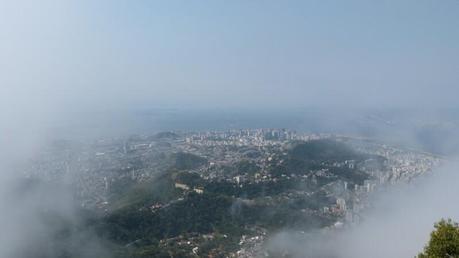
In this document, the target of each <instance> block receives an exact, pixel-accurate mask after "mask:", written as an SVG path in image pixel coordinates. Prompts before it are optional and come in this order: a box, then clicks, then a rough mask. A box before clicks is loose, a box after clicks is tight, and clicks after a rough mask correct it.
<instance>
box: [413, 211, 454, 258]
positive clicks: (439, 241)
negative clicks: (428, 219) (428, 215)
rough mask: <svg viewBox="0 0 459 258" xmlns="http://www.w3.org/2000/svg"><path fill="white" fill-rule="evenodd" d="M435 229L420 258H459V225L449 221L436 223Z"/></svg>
mask: <svg viewBox="0 0 459 258" xmlns="http://www.w3.org/2000/svg"><path fill="white" fill-rule="evenodd" d="M434 227H435V229H434V231H432V233H431V234H430V240H429V242H428V243H427V245H426V246H425V247H424V251H423V252H422V253H420V254H419V255H418V258H443V257H445V258H446V257H459V224H458V223H456V222H453V221H452V220H450V219H448V220H441V221H439V222H438V223H435V226H434Z"/></svg>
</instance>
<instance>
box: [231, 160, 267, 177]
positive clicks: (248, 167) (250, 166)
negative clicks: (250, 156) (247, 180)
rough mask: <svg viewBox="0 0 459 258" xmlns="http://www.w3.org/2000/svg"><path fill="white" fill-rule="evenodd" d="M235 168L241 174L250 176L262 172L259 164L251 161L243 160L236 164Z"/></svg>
mask: <svg viewBox="0 0 459 258" xmlns="http://www.w3.org/2000/svg"><path fill="white" fill-rule="evenodd" d="M235 166H236V169H237V171H238V173H239V174H244V173H247V174H249V175H254V174H255V173H257V172H259V171H260V170H261V168H260V167H259V166H257V164H255V163H254V162H252V161H249V160H241V161H239V162H238V163H236V165H235Z"/></svg>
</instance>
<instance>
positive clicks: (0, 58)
mask: <svg viewBox="0 0 459 258" xmlns="http://www.w3.org/2000/svg"><path fill="white" fill-rule="evenodd" d="M458 71H459V1H455V0H442V1H433V0H431V1H424V0H417V1H411V0H406V1H399V0H397V1H341V0H336V1H323V0H321V1H140V0H139V1H132V0H129V1H118V0H116V1H115V0H110V1H59V0H54V1H53V0H45V1H25V0H14V1H13V0H11V1H6V0H0V73H1V76H0V85H1V86H0V87H1V88H0V93H1V96H2V97H1V98H2V99H0V100H2V101H1V102H3V104H0V107H1V108H3V109H4V108H11V107H12V106H13V107H14V108H20V107H21V106H23V105H25V104H27V106H28V107H33V109H34V111H36V110H40V109H46V108H50V109H52V108H55V109H65V110H72V109H76V108H82V107H83V108H89V109H91V108H103V109H104V108H108V109H110V108H128V107H129V108H135V107H205V108H206V107H207V108H208V107H212V108H213V107H222V108H226V107H230V108H232V107H238V108H241V107H242V108H245V107H254V106H257V107H274V108H277V107H302V106H309V105H319V106H321V105H323V106H327V105H331V104H334V105H338V106H343V105H353V106H360V105H363V106H378V107H381V106H413V105H415V106H416V105H418V106H431V107H438V106H455V107H457V106H458V104H457V101H456V98H457V96H458V95H459V85H458V81H459V80H458V79H459V72H458Z"/></svg>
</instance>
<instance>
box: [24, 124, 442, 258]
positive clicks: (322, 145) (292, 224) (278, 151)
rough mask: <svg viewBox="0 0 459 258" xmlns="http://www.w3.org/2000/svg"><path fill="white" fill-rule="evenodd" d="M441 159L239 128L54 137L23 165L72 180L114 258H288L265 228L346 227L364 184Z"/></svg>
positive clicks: (400, 178) (336, 139)
mask: <svg viewBox="0 0 459 258" xmlns="http://www.w3.org/2000/svg"><path fill="white" fill-rule="evenodd" d="M440 163H441V158H440V157H437V156H434V155H431V154H428V153H423V152H418V151H414V150H408V149H403V148H397V147H393V146H388V145H385V144H383V143H379V142H376V141H373V140H370V139H363V138H357V137H349V136H343V135H331V134H307V133H299V132H295V131H292V130H287V129H247V130H229V131H205V132H161V133H157V134H154V135H134V136H130V137H127V138H110V139H100V140H96V141H94V142H91V143H77V142H68V141H57V142H53V144H51V145H50V146H49V147H48V148H47V149H46V150H44V151H42V152H40V154H39V155H37V156H36V157H35V158H34V159H32V160H31V161H30V163H29V164H30V165H29V167H27V168H26V169H24V170H23V171H24V175H25V176H26V177H27V178H29V179H38V180H40V181H45V182H48V183H56V182H59V183H63V182H64V183H66V184H68V185H70V186H71V187H72V189H73V192H74V195H75V199H76V200H77V201H78V203H79V205H80V206H81V209H84V210H88V211H91V212H93V213H94V215H92V216H94V218H95V220H97V221H100V225H102V226H98V227H96V231H97V232H98V234H100V235H101V236H103V237H104V238H107V239H108V240H109V241H110V242H111V243H114V244H115V247H113V249H114V250H116V252H118V253H119V255H120V257H123V256H125V255H130V257H161V255H163V256H165V257H168V256H171V257H202V256H208V257H258V256H260V257H261V256H264V257H279V256H281V257H288V252H283V253H276V250H268V249H267V248H266V245H265V242H266V241H267V239H269V238H270V236H271V234H272V233H273V232H276V231H279V230H283V229H289V230H292V229H293V230H295V231H296V232H298V233H300V234H301V233H303V234H304V233H305V232H307V231H309V230H312V229H321V230H340V229H341V228H346V227H352V225H354V224H358V223H359V221H360V220H361V219H364V218H362V217H361V216H362V211H364V210H365V209H366V208H368V206H371V202H369V196H370V195H371V194H372V193H373V192H375V191H378V190H379V189H383V188H384V187H385V186H388V185H392V184H397V183H399V182H410V181H411V180H413V179H414V178H416V177H418V176H421V175H424V174H426V173H428V172H430V171H431V170H432V168H434V167H436V166H438V165H440ZM209 213H215V214H213V215H209ZM126 214H127V215H126ZM128 217H129V218H128ZM165 217H167V219H165ZM126 219H129V220H134V222H129V223H128V222H127V221H124V220H126ZM136 220H138V221H136ZM145 221H148V223H152V224H151V226H152V227H158V228H161V227H165V228H167V225H169V223H173V224H174V230H173V231H170V229H167V230H166V231H163V230H159V229H158V231H157V232H156V231H155V232H150V231H149V232H146V231H143V229H142V227H143V226H144V225H145V223H147V222H145ZM155 223H156V224H155ZM181 223H183V225H181ZM142 225H143V226H142ZM131 231H132V232H134V231H135V233H132V232H131Z"/></svg>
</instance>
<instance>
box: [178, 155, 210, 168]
mask: <svg viewBox="0 0 459 258" xmlns="http://www.w3.org/2000/svg"><path fill="white" fill-rule="evenodd" d="M172 158H173V160H174V168H176V169H178V170H188V169H195V168H198V167H199V166H202V165H204V164H206V163H207V159H205V158H203V157H200V156H197V155H194V154H191V153H185V152H179V153H175V154H174V155H173V156H172Z"/></svg>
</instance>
